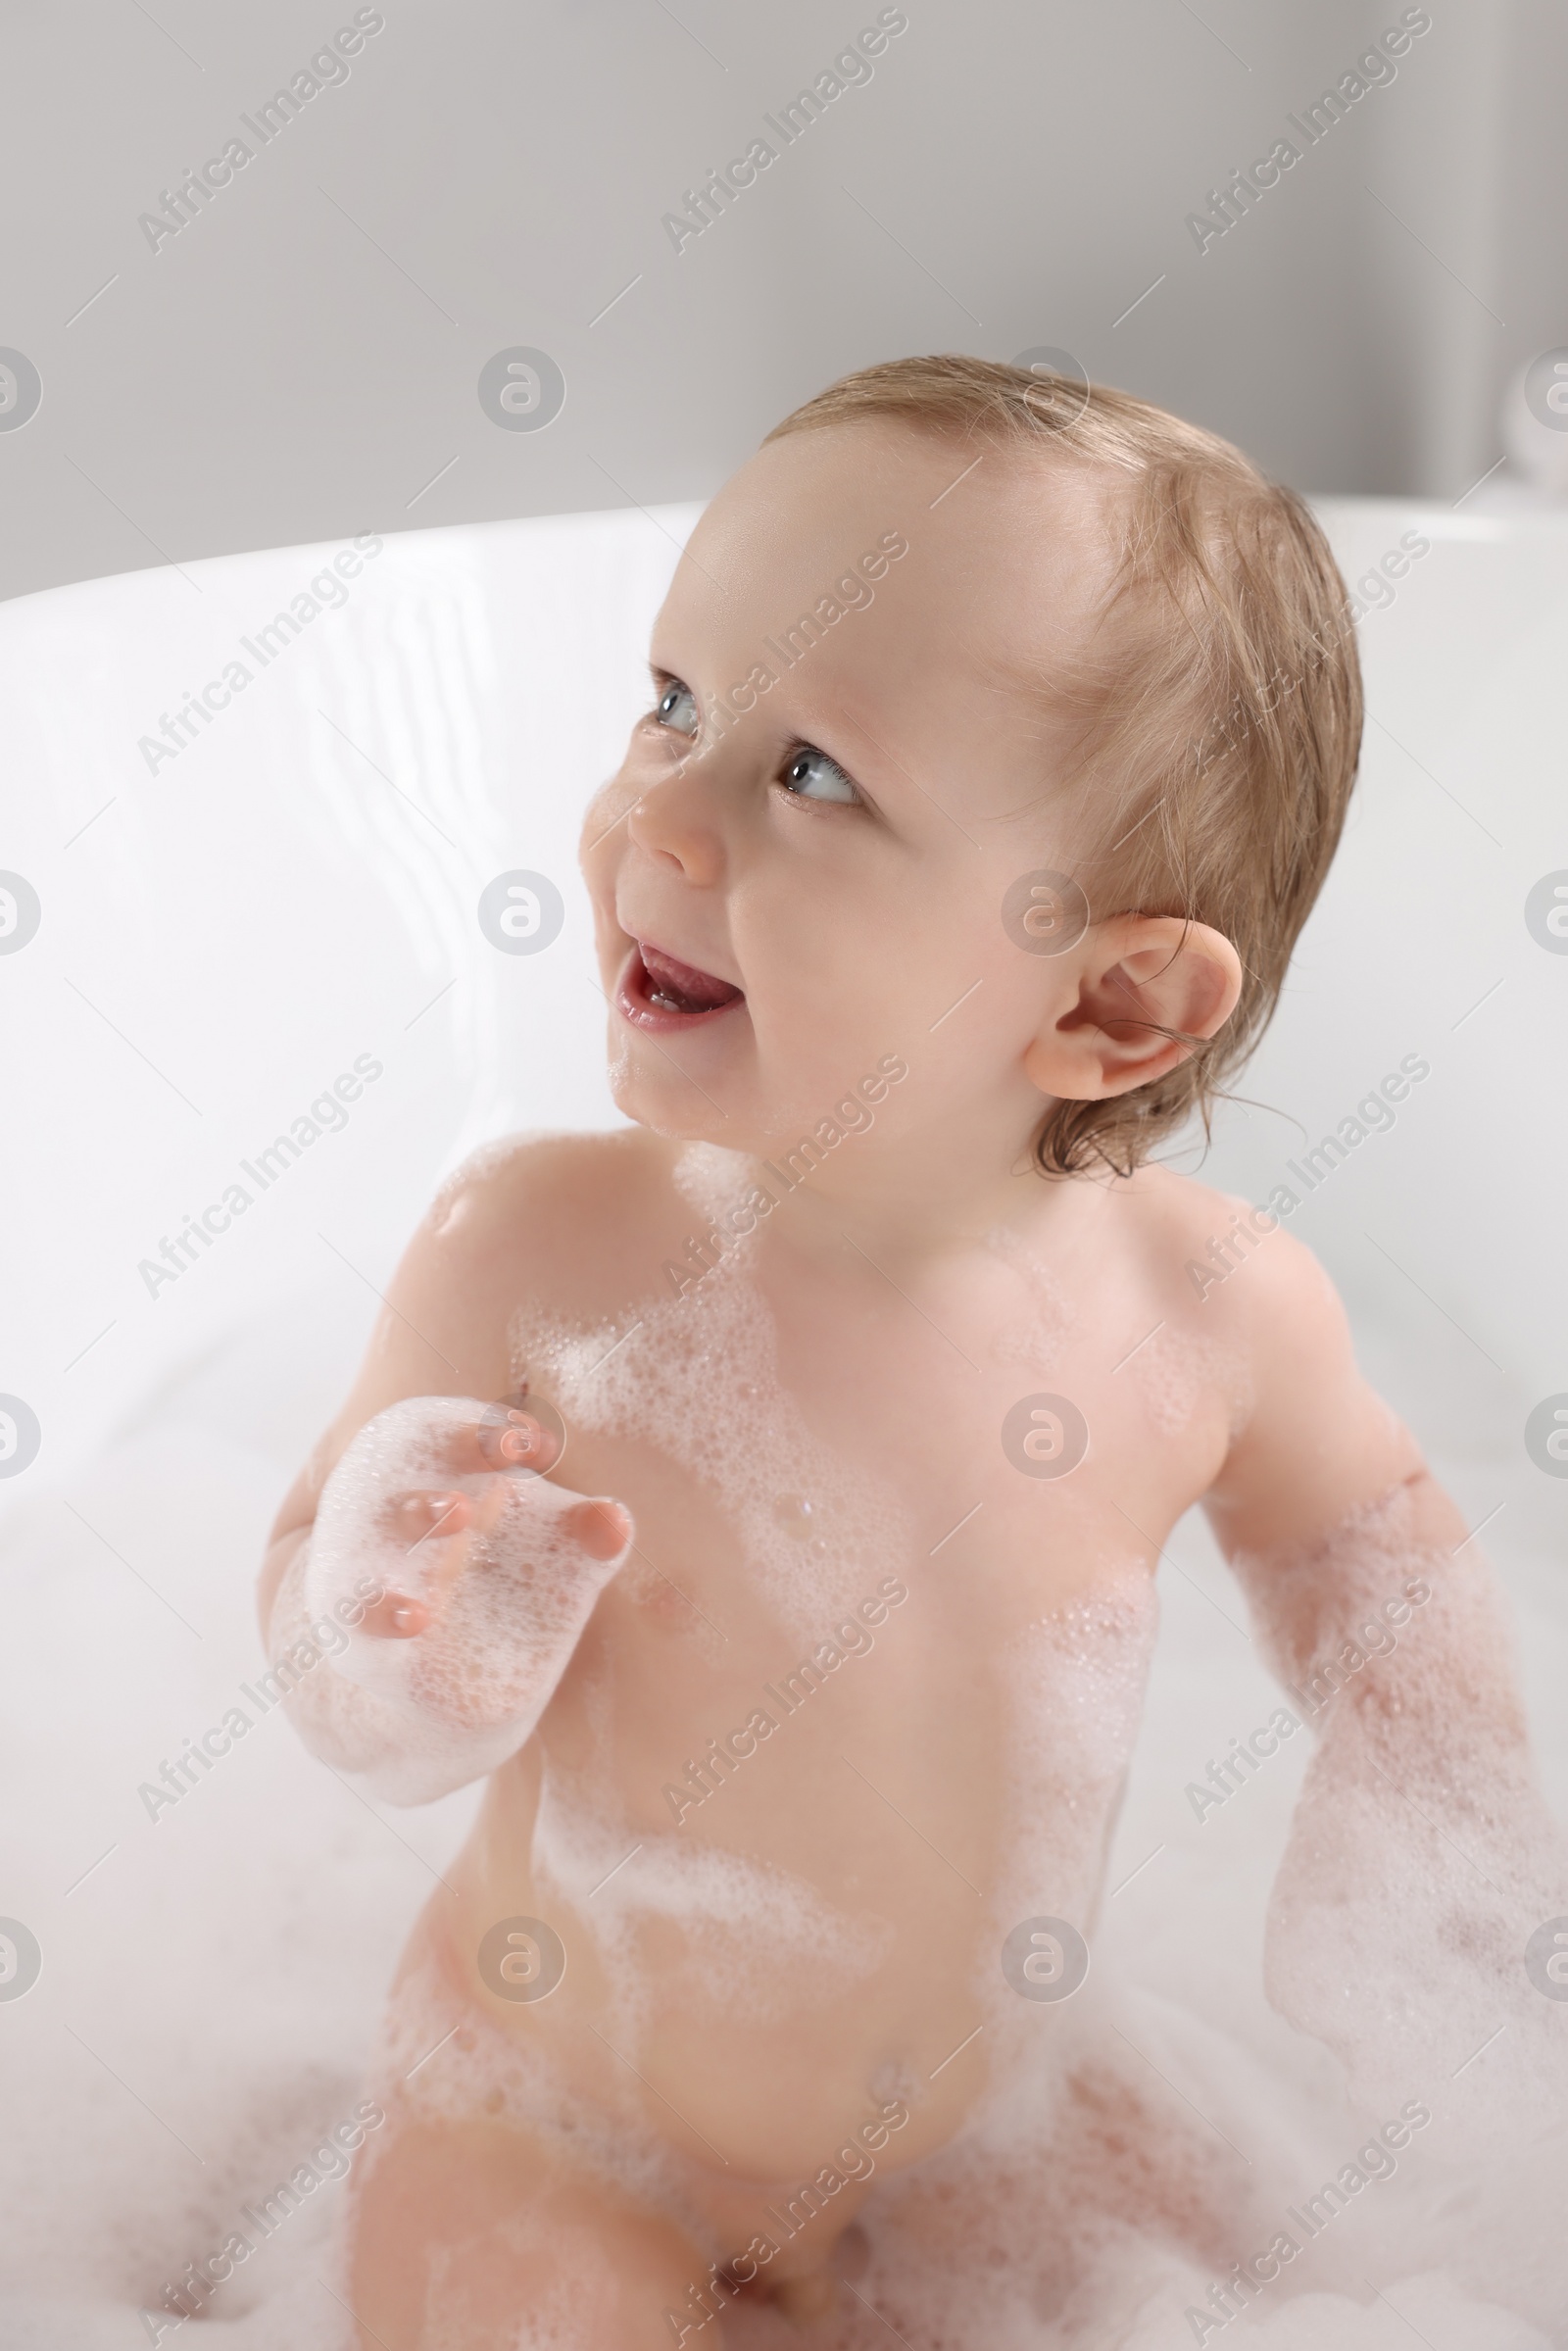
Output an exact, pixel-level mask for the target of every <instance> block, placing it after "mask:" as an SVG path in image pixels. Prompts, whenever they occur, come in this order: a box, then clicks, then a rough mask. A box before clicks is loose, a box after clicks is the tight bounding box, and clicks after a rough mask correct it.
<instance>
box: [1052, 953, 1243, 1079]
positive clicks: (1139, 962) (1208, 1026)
mask: <svg viewBox="0 0 1568 2351" xmlns="http://www.w3.org/2000/svg"><path fill="white" fill-rule="evenodd" d="M1062 963H1063V964H1064V965H1066V966H1067V968H1066V969H1065V970H1064V971H1063V974H1062V976H1063V978H1064V979H1066V980H1067V981H1068V982H1069V989H1068V998H1067V1002H1066V1004H1065V1005H1063V1003H1062V999H1061V997H1060V995H1057V996H1056V997H1055V998H1054V1002H1053V1004H1052V1007H1051V1010H1050V1012H1049V1014H1048V1015H1047V1017H1046V1019H1045V1020H1044V1021H1043V1022H1042V1025H1041V1028H1040V1031H1039V1034H1038V1035H1037V1036H1036V1037H1035V1039H1034V1041H1033V1043H1032V1044H1031V1045H1030V1046H1029V1047H1028V1049H1027V1051H1026V1052H1025V1053H1024V1058H1023V1066H1024V1073H1025V1075H1026V1076H1027V1077H1028V1078H1029V1080H1030V1082H1031V1084H1032V1085H1035V1086H1038V1087H1039V1089H1040V1091H1041V1093H1042V1094H1047V1095H1051V1096H1053V1097H1054V1098H1055V1099H1056V1100H1058V1101H1062V1102H1104V1101H1107V1100H1108V1099H1109V1098H1110V1097H1111V1096H1113V1095H1117V1094H1128V1093H1130V1092H1131V1091H1132V1089H1133V1087H1135V1086H1147V1085H1148V1084H1149V1083H1150V1082H1151V1080H1152V1079H1153V1078H1160V1077H1163V1076H1164V1075H1165V1072H1166V1071H1167V1070H1168V1069H1174V1068H1175V1067H1176V1065H1177V1063H1178V1062H1180V1061H1185V1060H1186V1059H1187V1057H1188V1055H1189V1054H1190V1053H1192V1051H1193V1047H1192V1046H1191V1045H1190V1044H1185V1043H1183V1042H1182V1040H1183V1038H1206V1037H1212V1036H1215V1035H1216V1034H1217V1033H1218V1031H1219V1030H1220V1029H1221V1028H1223V1026H1224V1025H1225V1022H1226V1021H1227V1020H1229V1018H1230V1016H1231V1014H1232V1012H1233V1011H1234V1010H1235V1009H1236V1003H1237V999H1238V998H1239V997H1240V995H1241V993H1242V962H1241V957H1240V956H1239V955H1237V953H1236V950H1235V948H1234V947H1233V946H1232V945H1231V943H1230V941H1229V940H1228V939H1226V938H1224V937H1223V936H1222V935H1221V933H1220V932H1218V931H1216V930H1211V929H1210V927H1209V925H1208V924H1207V923H1206V922H1187V921H1184V920H1183V918H1182V917H1181V916H1180V915H1178V914H1117V915H1114V916H1112V918H1111V919H1110V920H1109V921H1107V922H1100V923H1095V924H1094V925H1092V926H1091V928H1090V929H1089V930H1088V931H1087V932H1086V933H1085V934H1084V937H1083V940H1082V942H1081V944H1080V945H1079V947H1078V948H1077V949H1076V950H1075V952H1074V953H1073V955H1071V957H1070V958H1069V957H1063V958H1062ZM1171 1030H1175V1031H1177V1032H1178V1034H1177V1035H1175V1036H1171V1035H1168V1034H1167V1033H1166V1032H1167V1031H1171Z"/></svg>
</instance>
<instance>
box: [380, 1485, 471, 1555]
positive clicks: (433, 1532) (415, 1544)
mask: <svg viewBox="0 0 1568 2351" xmlns="http://www.w3.org/2000/svg"><path fill="white" fill-rule="evenodd" d="M391 1515H392V1525H393V1529H394V1531H395V1533H396V1534H397V1535H398V1536H399V1537H400V1538H401V1540H402V1543H403V1548H404V1550H405V1551H415V1550H417V1549H418V1548H419V1546H420V1544H421V1543H430V1542H432V1541H437V1542H438V1541H439V1540H440V1539H441V1538H442V1537H443V1536H446V1535H459V1534H461V1533H462V1532H463V1529H464V1528H465V1527H466V1525H467V1524H468V1521H469V1519H470V1518H471V1517H472V1515H473V1511H472V1505H471V1503H470V1502H469V1499H468V1496H467V1495H466V1494H459V1493H457V1492H455V1491H454V1492H451V1493H442V1494H399V1496H398V1498H397V1500H396V1501H395V1502H394V1503H393V1504H392V1512H391Z"/></svg>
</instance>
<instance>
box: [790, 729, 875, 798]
mask: <svg viewBox="0 0 1568 2351" xmlns="http://www.w3.org/2000/svg"><path fill="white" fill-rule="evenodd" d="M779 782H780V783H781V784H782V785H783V787H784V789H785V791H786V792H790V793H793V794H794V796H795V798H796V799H797V800H836V801H841V802H843V801H848V802H851V803H854V802H857V801H858V800H859V797H860V795H859V793H858V792H857V790H856V788H855V786H854V785H853V784H852V783H851V781H850V779H849V777H848V776H847V775H846V774H845V772H844V770H843V768H842V767H841V766H840V765H839V763H838V761H837V759H829V758H828V756H827V753H826V752H825V751H813V750H812V748H811V746H810V745H809V743H803V744H802V745H801V748H800V750H799V751H797V752H795V753H794V754H793V755H792V756H791V759H790V762H789V765H788V766H787V767H786V768H785V770H784V773H783V774H782V775H781V776H780V778H779Z"/></svg>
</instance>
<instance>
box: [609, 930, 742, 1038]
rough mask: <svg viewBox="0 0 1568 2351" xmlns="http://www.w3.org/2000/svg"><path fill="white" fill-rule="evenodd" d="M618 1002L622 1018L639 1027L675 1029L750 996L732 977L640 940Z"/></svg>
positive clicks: (627, 965) (714, 1015)
mask: <svg viewBox="0 0 1568 2351" xmlns="http://www.w3.org/2000/svg"><path fill="white" fill-rule="evenodd" d="M615 1002H616V1005H617V1008H618V1009H619V1011H620V1013H621V1015H622V1017H623V1018H624V1019H626V1020H629V1021H631V1022H632V1023H633V1024H634V1025H635V1026H636V1027H638V1028H643V1029H662V1030H670V1029H689V1028H695V1027H697V1026H698V1024H699V1023H700V1022H702V1021H705V1020H716V1019H717V1018H718V1016H719V1014H720V1013H721V1012H727V1011H728V1010H729V1009H730V1006H731V1005H732V1004H744V1003H745V1002H746V998H745V996H744V994H743V993H742V991H741V990H740V989H739V988H736V987H734V986H732V984H731V983H730V982H729V981H728V980H721V979H717V978H715V977H714V975H713V973H712V972H711V971H699V970H698V968H697V966H696V964H695V963H683V962H681V961H680V959H679V958H678V957H677V956H675V955H665V954H664V952H663V950H662V948H658V947H652V946H650V945H649V943H648V941H647V940H646V939H639V940H637V941H636V942H634V944H633V947H632V951H631V953H630V955H628V956H627V957H626V961H625V964H624V966H623V967H622V970H621V974H620V982H619V985H618V987H617V988H616V990H615Z"/></svg>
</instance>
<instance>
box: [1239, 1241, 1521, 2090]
mask: <svg viewBox="0 0 1568 2351" xmlns="http://www.w3.org/2000/svg"><path fill="white" fill-rule="evenodd" d="M1248 1284H1250V1285H1252V1288H1251V1290H1250V1293H1249V1295H1248V1296H1247V1298H1245V1300H1244V1299H1243V1298H1242V1297H1241V1295H1240V1294H1241V1293H1242V1291H1243V1288H1244V1285H1248ZM1230 1288H1231V1290H1232V1292H1233V1293H1235V1294H1236V1296H1235V1298H1234V1305H1235V1308H1236V1309H1237V1310H1239V1311H1241V1312H1242V1313H1244V1314H1245V1317H1246V1322H1247V1326H1248V1327H1247V1337H1248V1341H1249V1344H1250V1352H1251V1356H1252V1363H1253V1371H1254V1381H1255V1389H1254V1393H1255V1399H1256V1400H1255V1403H1254V1407H1253V1409H1252V1411H1251V1414H1250V1419H1249V1421H1248V1425H1247V1427H1246V1429H1245V1430H1244V1431H1243V1433H1242V1434H1241V1436H1240V1437H1239V1438H1238V1439H1237V1441H1236V1443H1235V1444H1234V1445H1233V1446H1232V1449H1231V1452H1230V1455H1229V1458H1228V1459H1227V1461H1226V1464H1225V1467H1224V1470H1223V1471H1222V1473H1221V1476H1220V1478H1219V1480H1218V1481H1217V1483H1216V1485H1215V1487H1214V1489H1213V1490H1212V1492H1211V1493H1210V1494H1209V1496H1208V1498H1207V1508H1208V1512H1209V1516H1210V1519H1211V1521H1212V1523H1213V1526H1214V1529H1215V1533H1216V1534H1217V1536H1218V1537H1219V1540H1220V1542H1221V1543H1222V1544H1223V1545H1224V1548H1225V1550H1226V1552H1227V1554H1228V1555H1229V1557H1230V1559H1231V1562H1232V1565H1233V1566H1234V1568H1235V1570H1236V1573H1237V1575H1238V1577H1239V1578H1240V1580H1241V1582H1242V1585H1243V1587H1244V1589H1245V1591H1246V1592H1247V1595H1248V1599H1249V1602H1250V1608H1251V1612H1252V1617H1253V1621H1254V1624H1255V1626H1256V1628H1257V1631H1258V1635H1259V1638H1260V1641H1261V1642H1262V1645H1263V1649H1264V1653H1265V1655H1266V1656H1267V1658H1268V1660H1269V1663H1270V1664H1271V1666H1272V1667H1273V1670H1274V1671H1275V1672H1276V1673H1277V1674H1278V1675H1279V1677H1280V1679H1281V1681H1282V1682H1284V1683H1285V1684H1286V1685H1287V1691H1286V1696H1287V1703H1288V1705H1289V1707H1290V1709H1291V1711H1292V1712H1293V1713H1294V1714H1295V1715H1296V1716H1297V1718H1298V1719H1299V1721H1301V1722H1303V1723H1307V1724H1309V1725H1310V1726H1311V1728H1312V1729H1313V1730H1314V1731H1315V1732H1316V1733H1317V1734H1318V1737H1319V1741H1320V1743H1319V1746H1318V1751H1317V1753H1316V1755H1315V1756H1314V1757H1313V1760H1312V1763H1311V1766H1310V1768H1309V1770H1308V1774H1307V1778H1306V1783H1305V1786H1304V1788H1303V1789H1302V1792H1301V1799H1300V1802H1299V1807H1298V1809H1297V1813H1296V1817H1295V1820H1294V1822H1293V1824H1292V1834H1291V1840H1290V1843H1289V1846H1288V1848H1287V1851H1286V1854H1285V1857H1284V1861H1283V1863H1282V1865H1281V1869H1280V1875H1279V1879H1278V1881H1277V1883H1276V1886H1275V1888H1274V1896H1273V1901H1272V1905H1271V1912H1270V1920H1269V1934H1268V1944H1267V1961H1266V1966H1267V1977H1268V1987H1269V1992H1270V1996H1271V1998H1272V1999H1273V2000H1274V2002H1275V2005H1276V2006H1277V2007H1279V2008H1280V2009H1281V2010H1282V2011H1283V2012H1284V2013H1285V2014H1286V2015H1287V2016H1289V2017H1290V2018H1291V2019H1292V2021H1293V2022H1294V2023H1296V2024H1297V2025H1299V2026H1300V2027H1302V2028H1303V2029H1304V2030H1306V2031H1309V2032H1312V2033H1317V2034H1318V2035H1319V2036H1320V2037H1321V2038H1323V2039H1325V2040H1326V2041H1328V2042H1329V2043H1330V2045H1331V2046H1332V2047H1334V2048H1335V2049H1336V2050H1337V2052H1338V2053H1339V2054H1340V2056H1341V2057H1342V2058H1343V2059H1344V2061H1345V2063H1346V2064H1347V2066H1348V2070H1349V2072H1350V2075H1351V2078H1352V2082H1353V2084H1354V2085H1355V2086H1356V2087H1357V2088H1358V2089H1360V2090H1361V2091H1363V2092H1364V2093H1365V2094H1366V2095H1368V2096H1369V2097H1371V2096H1374V2095H1375V2096H1377V2097H1380V2098H1382V2097H1389V2096H1394V2095H1395V2094H1396V2092H1397V2097H1399V2098H1407V2097H1409V2096H1410V2095H1412V2093H1420V2094H1429V2093H1430V2089H1431V2087H1432V2086H1433V2085H1434V2084H1436V2083H1439V2082H1441V2085H1442V2088H1443V2090H1444V2093H1445V2094H1448V2083H1449V2080H1450V2077H1451V2076H1452V2075H1453V2074H1454V2072H1455V2069H1459V2070H1460V2071H1461V2072H1463V2070H1464V2061H1465V2060H1467V2059H1469V2058H1470V2057H1471V2055H1472V2053H1473V2052H1474V2051H1475V2050H1476V2049H1477V2048H1478V2047H1480V2045H1481V2044H1482V2043H1483V2042H1485V2041H1487V2040H1488V2036H1489V2035H1495V2034H1496V2033H1498V2029H1499V2028H1500V2027H1504V2026H1506V2027H1507V2028H1508V2030H1507V2032H1506V2033H1505V2034H1504V2035H1503V2037H1502V2039H1500V2040H1499V2041H1498V2044H1497V2050H1496V2051H1495V2052H1493V2054H1492V2055H1491V2057H1490V2058H1489V2059H1486V2060H1482V2061H1481V2063H1480V2064H1479V2065H1478V2066H1477V2067H1476V2068H1474V2069H1472V2070H1471V2071H1470V2073H1469V2074H1467V2075H1466V2077H1465V2080H1464V2082H1462V2083H1461V2084H1460V2088H1459V2089H1458V2090H1456V2091H1455V2092H1453V2093H1452V2094H1453V2096H1454V2098H1455V2099H1457V2098H1458V2097H1459V2096H1460V2095H1461V2094H1462V2095H1464V2096H1466V2097H1468V2098H1472V2099H1474V2098H1480V2099H1482V2100H1485V2101H1486V2102H1489V2103H1490V2102H1492V2100H1493V2097H1494V2093H1495V2094H1496V2095H1497V2096H1498V2097H1499V2098H1500V2097H1501V2096H1502V2095H1503V2094H1504V2091H1505V2090H1506V2094H1507V2095H1508V2096H1511V2097H1513V2098H1517V2097H1518V2096H1520V2095H1521V2094H1522V2091H1523V2088H1524V2085H1525V2084H1526V2083H1529V2084H1531V2085H1532V2087H1534V2086H1535V2085H1536V2084H1537V2083H1538V2082H1539V2084H1540V2086H1541V2088H1543V2089H1544V2090H1545V2091H1546V2095H1547V2098H1548V2102H1549V2103H1550V2104H1553V2105H1554V2104H1555V2100H1553V2099H1551V2096H1550V2091H1549V2088H1547V2084H1546V2082H1544V2080H1543V2079H1542V2075H1541V2067H1542V2062H1543V2057H1544V2047H1545V2035H1546V2033H1547V2029H1548V2028H1549V2027H1550V2025H1551V2024H1552V2023H1554V2022H1555V2020H1554V2019H1553V2018H1552V2017H1551V2016H1550V2014H1549V2013H1548V2012H1549V2009H1550V2005H1551V2004H1550V2003H1549V2002H1547V2001H1544V2000H1543V1999H1541V1997H1540V1996H1539V1994H1538V1993H1537V1992H1536V1991H1535V1990H1534V1989H1532V1988H1531V1985H1530V1982H1529V1978H1528V1976H1527V1973H1526V1969H1525V1965H1524V1953H1525V1947H1526V1944H1527V1942H1528V1941H1529V1938H1530V1936H1531V1935H1532V1934H1533V1933H1534V1932H1535V1930H1536V1929H1537V1928H1538V1927H1540V1926H1541V1925H1542V1923H1543V1922H1544V1920H1546V1919H1548V1918H1550V1917H1552V1916H1554V1915H1560V1914H1563V1913H1565V1912H1568V1867H1565V1859H1564V1853H1563V1847H1562V1842H1561V1839H1560V1837H1559V1834H1558V1832H1557V1829H1556V1826H1555V1824H1554V1823H1553V1821H1552V1818H1551V1815H1550V1813H1549V1810H1548V1809H1547V1807H1546V1805H1545V1803H1544V1799H1543V1797H1542V1795H1541V1792H1540V1790H1539V1788H1538V1787H1537V1785H1536V1781H1535V1777H1534V1773H1533V1770H1532V1767H1531V1760H1530V1754H1529V1747H1528V1742H1527V1738H1526V1732H1525V1724H1524V1715H1523V1709H1522V1706H1521V1703H1520V1698H1519V1694H1518V1690H1517V1687H1516V1683H1515V1677H1514V1670H1513V1663H1512V1658H1511V1654H1510V1647H1509V1642H1508V1639H1507V1635H1506V1632H1505V1627H1504V1619H1503V1611H1502V1608H1501V1605H1500V1602H1499V1598H1498V1595H1497V1592H1496V1590H1495V1584H1494V1581H1493V1578H1492V1575H1491V1572H1490V1570H1489V1569H1488V1567H1487V1564H1486V1562H1485V1560H1484V1559H1483V1558H1482V1556H1481V1555H1480V1551H1479V1546H1478V1545H1477V1544H1476V1543H1475V1542H1474V1541H1473V1540H1471V1539H1470V1538H1469V1536H1468V1531H1467V1529H1466V1527H1465V1524H1464V1521H1463V1519H1462V1518H1461V1517H1460V1515H1459V1513H1458V1511H1457V1510H1456V1509H1455V1507H1454V1505H1453V1504H1452V1502H1451V1501H1449V1499H1448V1497H1447V1496H1446V1494H1444V1492H1443V1491H1442V1489H1441V1488H1440V1487H1439V1486H1438V1485H1437V1484H1436V1483H1435V1482H1434V1480H1433V1479H1432V1477H1431V1476H1430V1474H1429V1473H1428V1471H1427V1470H1426V1469H1425V1467H1424V1466H1423V1464H1422V1462H1421V1459H1420V1455H1419V1453H1418V1451H1417V1449H1416V1446H1415V1444H1414V1442H1413V1440H1412V1439H1411V1437H1410V1435H1409V1432H1408V1431H1407V1430H1406V1429H1405V1428H1403V1427H1402V1425H1401V1424H1400V1423H1399V1422H1398V1421H1397V1418H1396V1417H1395V1415H1394V1414H1393V1413H1392V1412H1391V1411H1390V1410H1389V1408H1388V1406H1387V1405H1386V1404H1384V1403H1383V1402H1382V1400H1381V1399H1380V1398H1379V1397H1378V1396H1375V1395H1374V1394H1373V1392H1372V1391H1371V1389H1369V1388H1368V1387H1367V1385H1366V1383H1365V1382H1364V1381H1363V1380H1362V1378H1361V1376H1360V1374H1359V1372H1358V1371H1357V1369H1356V1366H1355V1362H1354V1357H1353V1354H1352V1350H1351V1346H1350V1339H1349V1333H1348V1326H1347V1323H1346V1318H1345V1314H1344V1311H1343V1309H1342V1307H1341V1305H1340V1303H1339V1300H1338V1298H1336V1296H1335V1294H1334V1292H1333V1289H1332V1287H1331V1285H1330V1284H1329V1282H1328V1280H1327V1278H1326V1277H1325V1275H1324V1274H1323V1272H1322V1270H1321V1268H1320V1267H1319V1266H1318V1264H1317V1262H1316V1260H1315V1259H1314V1258H1313V1257H1312V1256H1311V1255H1310V1254H1309V1252H1308V1251H1307V1250H1306V1249H1302V1248H1301V1247H1300V1246H1299V1244H1298V1243H1295V1242H1293V1241H1292V1240H1290V1238H1289V1237H1288V1236H1287V1235H1285V1234H1284V1233H1277V1234H1275V1235H1273V1236H1272V1237H1271V1238H1270V1239H1269V1240H1268V1242H1267V1243H1266V1244H1265V1246H1264V1247H1263V1248H1262V1249H1260V1250H1259V1251H1258V1252H1257V1254H1256V1256H1255V1257H1254V1258H1253V1259H1252V1260H1251V1261H1250V1263H1249V1264H1248V1266H1247V1268H1246V1270H1245V1273H1244V1274H1243V1275H1242V1276H1240V1277H1239V1279H1238V1280H1237V1281H1236V1282H1235V1283H1234V1284H1232V1285H1231V1286H1230ZM1230 1302H1231V1301H1230V1300H1228V1301H1227V1303H1228V1304H1229V1303H1230ZM1514 2112H1515V2119H1516V2120H1517V2115H1518V2108H1517V2106H1516V2107H1515V2109H1514Z"/></svg>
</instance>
